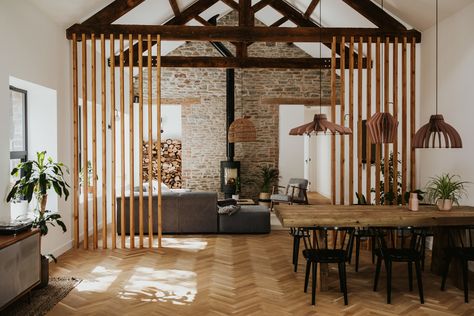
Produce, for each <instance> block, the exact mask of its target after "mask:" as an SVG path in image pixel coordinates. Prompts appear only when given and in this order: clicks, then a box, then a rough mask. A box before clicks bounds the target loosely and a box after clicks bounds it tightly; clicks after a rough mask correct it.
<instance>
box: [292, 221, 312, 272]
mask: <svg viewBox="0 0 474 316" xmlns="http://www.w3.org/2000/svg"><path fill="white" fill-rule="evenodd" d="M290 235H291V236H292V237H293V266H294V271H295V272H298V258H299V254H300V243H301V239H302V238H303V237H304V236H306V235H308V230H307V229H306V228H301V227H299V228H290Z"/></svg>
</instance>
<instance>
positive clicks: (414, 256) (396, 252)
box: [372, 227, 425, 304]
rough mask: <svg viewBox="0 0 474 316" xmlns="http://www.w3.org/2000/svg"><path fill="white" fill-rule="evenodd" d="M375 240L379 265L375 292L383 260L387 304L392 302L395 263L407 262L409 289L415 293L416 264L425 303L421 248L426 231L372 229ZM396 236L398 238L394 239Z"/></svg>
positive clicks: (418, 281)
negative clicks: (414, 276)
mask: <svg viewBox="0 0 474 316" xmlns="http://www.w3.org/2000/svg"><path fill="white" fill-rule="evenodd" d="M372 230H373V232H374V235H375V239H376V249H375V255H376V257H377V264H376V268H375V280H374V291H377V285H378V280H379V276H380V269H381V267H382V260H383V261H384V263H385V269H386V273H387V304H390V303H391V302H392V264H393V262H406V263H407V264H408V287H409V289H410V291H413V264H415V272H416V279H417V283H418V292H419V295H420V303H421V304H423V303H424V302H425V300H424V296H423V282H422V276H421V257H422V253H421V248H422V240H423V238H425V233H424V231H425V229H420V228H419V229H417V233H416V234H415V231H414V229H413V228H412V227H403V228H385V229H381V228H372ZM394 236H396V237H394Z"/></svg>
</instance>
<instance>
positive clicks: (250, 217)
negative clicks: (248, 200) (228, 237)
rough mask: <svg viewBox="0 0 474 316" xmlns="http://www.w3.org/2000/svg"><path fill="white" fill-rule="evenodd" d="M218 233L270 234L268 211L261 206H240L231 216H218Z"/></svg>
mask: <svg viewBox="0 0 474 316" xmlns="http://www.w3.org/2000/svg"><path fill="white" fill-rule="evenodd" d="M219 232H220V233H232V234H239V233H240V234H255V233H269V232H270V211H269V210H268V207H266V206H262V205H242V206H241V208H240V210H239V211H238V212H237V213H235V214H234V215H232V216H228V215H219Z"/></svg>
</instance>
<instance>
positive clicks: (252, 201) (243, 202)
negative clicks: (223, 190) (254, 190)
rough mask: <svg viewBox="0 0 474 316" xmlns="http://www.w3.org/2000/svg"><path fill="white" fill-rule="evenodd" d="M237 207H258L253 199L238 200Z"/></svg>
mask: <svg viewBox="0 0 474 316" xmlns="http://www.w3.org/2000/svg"><path fill="white" fill-rule="evenodd" d="M237 205H256V203H255V201H254V200H252V199H238V200H237Z"/></svg>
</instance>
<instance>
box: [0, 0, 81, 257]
mask: <svg viewBox="0 0 474 316" xmlns="http://www.w3.org/2000/svg"><path fill="white" fill-rule="evenodd" d="M0 37H1V38H2V43H3V44H2V49H1V50H0V110H1V112H2V113H8V108H9V106H10V102H9V88H8V86H9V77H10V76H13V77H15V78H19V79H23V80H26V81H29V82H32V83H35V84H38V85H41V86H44V87H47V88H50V89H53V90H55V91H57V99H56V101H57V116H58V117H59V118H61V119H60V120H57V123H56V124H57V125H56V128H57V130H58V131H61V133H59V134H56V135H51V136H50V137H52V138H55V139H56V142H57V144H58V152H57V158H58V160H59V161H62V162H64V163H65V164H67V165H69V166H71V162H72V159H71V158H72V145H71V130H70V128H69V126H70V122H71V113H70V104H71V101H70V100H71V94H70V69H69V68H70V67H69V64H70V63H69V56H70V54H69V44H68V41H67V40H66V37H65V31H64V28H63V27H61V26H59V25H57V24H55V23H54V22H52V20H51V19H50V18H48V17H47V16H45V15H44V14H42V13H41V12H40V11H39V10H38V9H36V7H34V6H32V5H30V4H29V3H28V2H26V1H0ZM9 125H10V122H9V116H8V115H1V116H0V135H1V136H0V196H1V197H2V198H1V199H0V200H1V202H0V217H1V218H7V217H9V214H8V213H9V212H8V210H9V209H10V208H9V206H8V205H7V204H6V202H5V196H6V194H7V190H8V185H9V175H8V174H9V163H8V161H9V141H8V140H9V130H10V126H9ZM58 204H59V205H58V208H59V209H60V210H61V214H62V215H63V217H64V222H65V224H66V226H67V227H68V232H67V233H66V234H63V233H62V232H60V230H59V229H52V230H51V232H50V233H49V234H48V236H46V237H45V238H43V239H42V251H43V253H51V252H52V253H54V254H59V253H62V252H63V251H64V250H66V249H68V248H69V247H70V245H71V242H70V241H71V239H72V238H71V237H72V227H71V222H72V214H71V209H72V208H71V204H70V200H68V202H64V200H60V201H59V203H58Z"/></svg>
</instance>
